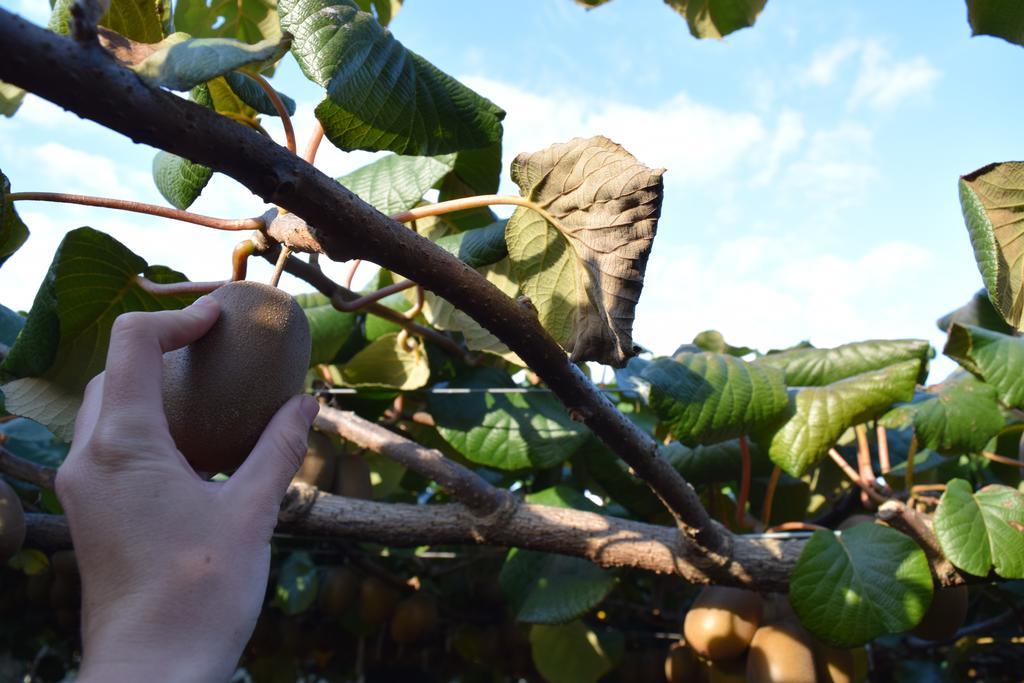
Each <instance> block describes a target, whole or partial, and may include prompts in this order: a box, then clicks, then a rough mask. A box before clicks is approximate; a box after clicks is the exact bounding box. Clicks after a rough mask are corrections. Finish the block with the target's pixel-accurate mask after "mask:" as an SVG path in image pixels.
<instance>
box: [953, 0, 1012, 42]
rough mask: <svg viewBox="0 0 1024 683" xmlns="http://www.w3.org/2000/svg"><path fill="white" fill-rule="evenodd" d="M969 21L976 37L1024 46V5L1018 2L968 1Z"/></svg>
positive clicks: (1002, 0) (1008, 0)
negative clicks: (1006, 41) (992, 38)
mask: <svg viewBox="0 0 1024 683" xmlns="http://www.w3.org/2000/svg"><path fill="white" fill-rule="evenodd" d="M967 21H968V22H969V23H970V24H971V31H972V33H973V34H974V35H976V36H980V35H986V36H996V37H997V38H1002V39H1004V40H1008V41H1009V42H1011V43H1016V44H1017V45H1024V4H1021V3H1020V2H1017V0H967Z"/></svg>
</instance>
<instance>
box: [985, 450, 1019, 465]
mask: <svg viewBox="0 0 1024 683" xmlns="http://www.w3.org/2000/svg"><path fill="white" fill-rule="evenodd" d="M981 457H983V458H985V459H986V460H991V461H992V462H998V463H999V464H1001V465H1009V466H1010V467H1024V462H1021V461H1020V460H1014V459H1013V458H1007V457H1006V456H1005V455H999V454H998V453H990V452H989V451H982V452H981Z"/></svg>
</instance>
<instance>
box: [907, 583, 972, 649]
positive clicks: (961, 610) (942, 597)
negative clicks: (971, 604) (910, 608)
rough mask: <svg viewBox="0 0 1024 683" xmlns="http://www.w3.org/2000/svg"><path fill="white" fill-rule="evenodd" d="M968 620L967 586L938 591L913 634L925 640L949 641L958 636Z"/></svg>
mask: <svg viewBox="0 0 1024 683" xmlns="http://www.w3.org/2000/svg"><path fill="white" fill-rule="evenodd" d="M966 618H967V586H950V587H949V588H939V589H936V591H935V593H934V594H933V595H932V604H931V605H929V606H928V610H927V611H926V612H925V613H924V616H923V617H921V621H920V622H919V623H918V624H917V626H915V627H914V628H913V630H912V631H911V632H910V633H911V634H913V635H915V636H917V637H918V638H922V639H924V640H947V639H949V638H952V637H953V636H954V635H956V632H957V631H959V630H960V627H961V626H963V625H964V620H965V619H966Z"/></svg>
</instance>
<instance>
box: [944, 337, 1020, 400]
mask: <svg viewBox="0 0 1024 683" xmlns="http://www.w3.org/2000/svg"><path fill="white" fill-rule="evenodd" d="M942 352H943V353H945V354H946V355H947V356H949V357H950V358H952V359H953V360H955V361H956V362H957V363H959V364H960V365H961V366H963V367H964V369H966V370H968V371H969V372H971V373H973V374H974V375H977V376H978V377H979V378H980V379H982V380H983V381H984V382H985V383H986V384H989V385H991V386H992V387H994V388H995V390H996V391H997V392H998V394H999V400H1000V401H1002V402H1003V403H1004V404H1006V405H1007V406H1009V407H1011V408H1024V375H1022V374H1021V373H1024V339H1022V338H1021V337H1012V336H1010V335H1008V334H1000V333H999V332H993V331H992V330H986V329H984V328H981V327H971V326H964V325H957V324H953V325H951V326H950V328H949V337H947V338H946V346H945V348H943V350H942Z"/></svg>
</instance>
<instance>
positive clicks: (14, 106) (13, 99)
mask: <svg viewBox="0 0 1024 683" xmlns="http://www.w3.org/2000/svg"><path fill="white" fill-rule="evenodd" d="M24 99H25V91H24V90H22V89H21V88H19V87H18V86H16V85H11V84H10V83H4V82H3V81H0V114H2V115H3V116H7V117H11V116H14V113H15V112H17V111H18V108H19V107H21V101H22V100H24Z"/></svg>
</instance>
